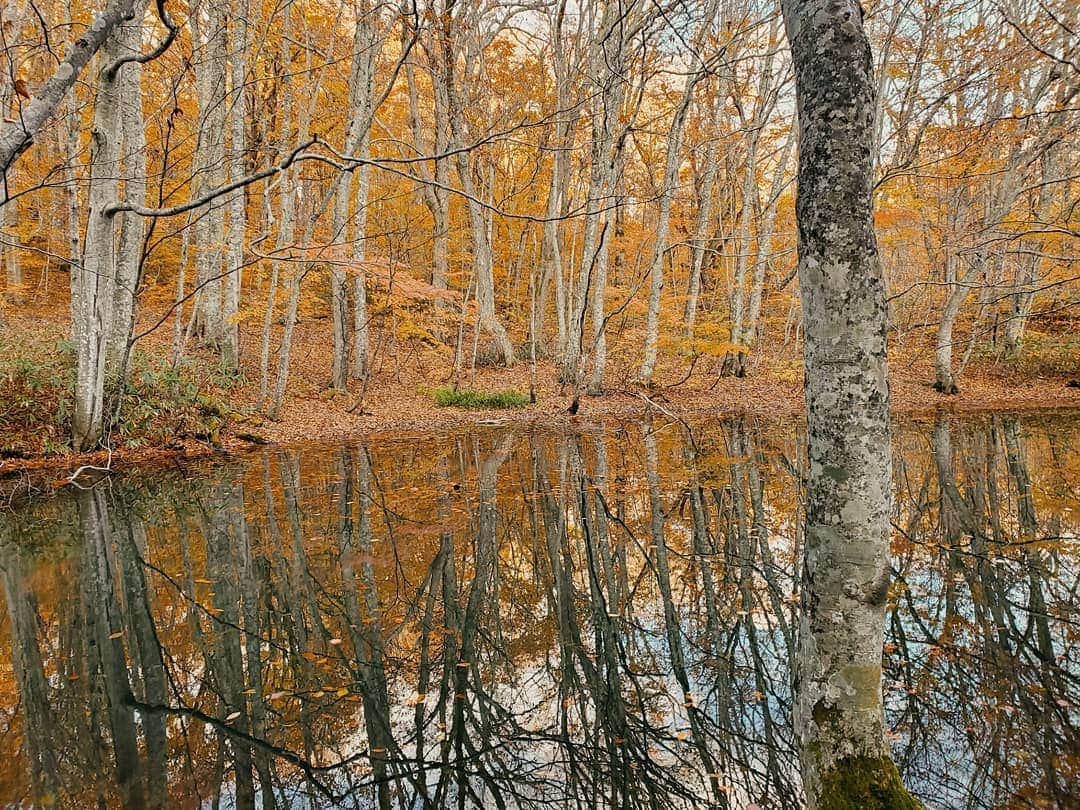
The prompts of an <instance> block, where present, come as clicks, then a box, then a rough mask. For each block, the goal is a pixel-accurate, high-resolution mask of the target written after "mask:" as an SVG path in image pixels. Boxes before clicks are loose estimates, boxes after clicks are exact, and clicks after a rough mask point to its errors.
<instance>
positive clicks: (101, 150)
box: [72, 29, 122, 451]
mask: <svg viewBox="0 0 1080 810" xmlns="http://www.w3.org/2000/svg"><path fill="white" fill-rule="evenodd" d="M120 36H121V35H120V33H119V32H118V31H116V30H115V29H114V31H113V34H112V35H110V36H109V38H108V41H107V42H106V43H105V47H104V48H103V49H102V60H103V62H104V63H105V67H106V69H105V70H103V71H102V74H101V77H100V81H99V83H98V91H97V97H96V99H95V101H94V122H93V125H92V128H91V131H90V182H89V191H88V193H87V207H88V209H89V211H88V213H87V220H86V256H85V258H84V261H83V268H82V270H81V272H80V273H79V277H78V294H77V296H76V298H77V300H78V305H79V309H78V312H77V313H75V323H74V325H73V327H72V334H74V335H77V336H78V344H77V345H76V347H75V352H76V378H75V410H74V413H73V415H72V446H73V448H74V449H75V450H76V451H80V450H88V449H90V448H92V447H95V446H96V445H97V443H98V442H99V440H100V439H101V434H102V428H103V424H104V413H105V356H106V347H107V344H108V340H109V334H110V332H111V329H112V324H113V306H114V303H115V286H116V273H115V270H116V244H115V241H114V239H113V217H111V216H109V215H107V214H106V213H105V208H106V207H107V206H108V205H110V204H112V203H113V202H115V201H116V199H117V197H118V196H119V182H118V177H119V174H120V172H119V164H120V127H121V123H120V122H121V119H120V79H119V75H118V73H117V72H116V71H111V70H109V69H108V66H109V65H110V64H111V63H112V62H113V61H114V60H115V59H116V58H117V57H118V56H120V54H121V53H122V44H121V40H120Z"/></svg>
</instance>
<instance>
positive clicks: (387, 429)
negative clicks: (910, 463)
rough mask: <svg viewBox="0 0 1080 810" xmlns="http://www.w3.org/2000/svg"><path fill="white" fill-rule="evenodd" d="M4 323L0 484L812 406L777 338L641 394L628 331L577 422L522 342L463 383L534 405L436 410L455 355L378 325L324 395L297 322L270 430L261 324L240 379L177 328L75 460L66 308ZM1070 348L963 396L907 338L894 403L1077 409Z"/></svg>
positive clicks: (793, 350)
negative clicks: (120, 408) (369, 354)
mask: <svg viewBox="0 0 1080 810" xmlns="http://www.w3.org/2000/svg"><path fill="white" fill-rule="evenodd" d="M4 320H5V322H6V323H5V325H4V334H5V335H6V336H7V337H6V338H5V340H6V341H7V344H8V345H2V346H0V355H3V356H2V357H0V361H2V363H3V367H2V368H0V375H4V376H5V377H6V379H0V449H3V450H4V451H5V452H4V456H5V457H4V458H0V476H4V475H7V474H10V473H14V472H16V471H21V470H30V469H49V470H56V471H57V472H60V471H70V470H74V469H76V468H78V467H79V466H82V465H85V464H93V465H96V466H109V465H111V464H113V463H116V462H118V461H123V462H124V463H129V462H139V461H145V460H148V459H153V458H161V457H163V456H177V455H182V456H193V455H202V454H208V453H214V452H220V451H225V452H233V451H238V450H240V449H242V448H244V447H245V446H249V445H251V444H259V443H294V442H303V441H335V440H341V439H347V438H349V437H355V436H358V435H370V434H377V433H405V432H418V431H440V430H450V429H455V428H461V427H465V426H469V425H488V424H505V425H520V426H539V427H554V428H557V427H560V426H579V427H580V426H588V425H591V424H596V423H603V422H626V421H634V420H641V419H648V418H650V417H660V418H672V417H678V418H684V419H686V420H687V421H689V422H690V423H692V424H701V423H703V422H704V421H705V420H707V419H708V418H709V417H710V416H719V415H732V414H747V415H751V416H760V417H785V416H788V417H790V416H797V415H799V414H801V413H802V411H803V407H804V404H803V394H802V367H801V357H800V348H799V347H798V346H796V345H794V344H793V343H789V344H786V345H785V343H784V341H783V335H777V336H775V339H773V340H768V339H767V340H765V341H763V345H765V346H766V347H767V348H766V350H765V351H764V352H763V353H762V354H758V355H755V356H752V357H751V358H750V361H749V369H748V375H747V376H746V377H743V378H734V377H721V376H720V375H719V368H720V362H721V358H720V357H718V356H717V357H714V356H699V357H698V359H697V361H696V362H693V363H692V362H691V358H690V357H689V356H686V355H683V356H679V355H677V354H676V353H675V352H673V351H669V352H668V353H667V356H666V358H665V359H662V361H661V363H660V364H659V366H658V369H657V373H656V375H655V385H653V386H652V387H650V388H644V387H642V386H640V385H636V384H635V383H634V382H633V378H634V374H635V373H636V370H637V367H638V363H639V362H640V361H639V352H640V349H639V348H638V347H640V346H641V341H640V340H639V339H638V337H637V336H636V335H635V334H633V333H632V332H624V333H623V335H622V339H621V340H619V341H612V344H611V346H610V347H609V359H608V367H607V374H606V376H605V379H606V387H605V391H604V393H603V394H602V395H601V396H586V395H581V396H580V402H579V407H578V409H577V413H576V414H571V412H570V411H571V404H572V402H573V401H574V399H575V394H576V392H575V391H574V389H573V387H572V386H568V385H564V384H562V383H561V382H560V381H559V373H558V368H557V366H556V365H555V364H554V363H553V362H551V361H550V360H540V361H539V362H537V364H536V367H535V371H533V369H532V367H531V364H530V363H529V362H528V359H527V356H528V353H527V347H520V346H519V347H518V353H519V356H521V355H524V356H525V359H522V360H519V361H518V362H517V363H516V364H515V365H514V366H513V367H511V368H505V367H496V366H480V367H478V368H476V369H475V370H470V369H468V368H466V369H465V370H464V371H463V372H462V374H461V379H460V381H459V384H460V386H461V387H467V388H471V389H476V390H478V391H483V392H497V391H508V390H513V391H517V392H521V393H524V394H525V395H528V394H529V391H530V386H531V385H534V391H535V402H533V403H531V404H527V405H526V406H525V407H522V408H515V409H505V410H502V409H500V410H482V409H481V410H471V409H470V410H466V409H461V408H455V407H438V406H437V405H436V402H435V397H434V396H433V392H434V390H435V389H436V388H439V387H442V386H446V385H447V384H448V383H451V382H452V380H451V376H452V369H453V351H452V348H450V347H448V346H446V345H442V344H434V343H432V342H431V341H430V340H420V339H415V338H409V339H403V338H397V337H395V336H394V335H393V334H392V333H390V332H389V331H385V330H378V331H376V332H375V333H374V334H373V335H372V348H373V363H372V373H371V375H370V377H369V379H368V380H367V382H366V383H365V384H361V383H359V382H353V383H352V384H351V385H350V390H348V391H331V390H328V387H327V383H328V380H329V377H330V351H329V335H328V333H329V325H328V323H327V321H326V320H325V319H321V318H314V317H313V318H308V319H305V320H301V321H300V322H299V323H298V325H297V328H296V331H295V336H294V345H293V351H292V362H291V374H290V378H289V386H288V394H287V396H286V397H285V400H284V403H283V407H282V410H281V414H280V418H279V419H278V420H276V421H274V420H270V419H267V418H266V417H265V416H264V415H262V413H261V412H260V411H259V409H258V408H257V407H256V405H257V402H256V400H257V396H258V388H259V369H258V357H259V338H260V336H259V334H258V330H257V327H256V326H254V325H246V326H245V328H244V329H242V330H241V334H242V344H243V345H242V355H243V357H244V368H243V370H242V373H241V374H239V375H236V374H232V375H226V374H223V373H221V372H220V371H219V370H218V369H217V367H216V361H215V360H214V356H213V355H212V354H211V353H210V352H209V351H207V350H205V349H201V348H198V347H190V348H189V355H190V357H189V359H188V360H187V361H186V362H185V364H184V368H183V369H182V370H181V373H180V374H179V375H170V374H169V372H168V357H169V353H170V345H171V328H169V326H168V325H166V326H163V327H162V328H160V329H158V330H157V331H155V332H153V333H151V334H150V335H149V336H148V337H147V338H145V339H144V340H142V341H140V344H139V349H140V352H139V359H138V360H137V362H136V364H135V367H136V369H137V371H136V373H135V374H133V375H132V376H133V377H134V378H135V379H136V381H137V383H138V384H137V385H136V386H135V390H134V391H133V392H132V393H130V394H128V395H127V399H126V400H125V404H124V408H125V410H124V419H125V420H126V423H125V426H124V429H123V430H118V432H117V435H115V436H114V439H113V441H112V451H111V453H110V452H109V451H102V452H98V453H92V454H79V455H75V454H72V453H70V452H67V448H66V447H65V445H64V440H65V437H64V433H63V427H64V418H65V416H64V413H63V411H64V410H65V409H66V408H69V407H70V405H69V404H65V401H66V400H65V386H69V385H70V383H71V379H72V378H71V377H70V371H64V370H62V369H60V368H59V366H60V365H62V363H63V351H62V346H63V340H64V336H65V330H66V310H65V309H64V308H63V307H59V306H56V307H52V308H50V309H49V310H46V311H44V312H43V311H42V308H41V307H36V308H35V309H34V313H33V314H29V313H28V312H19V311H14V312H13V311H10V310H9V311H8V312H6V313H5V314H4ZM146 320H147V322H148V323H149V322H150V321H149V318H147V319H146ZM13 336H14V337H13ZM1073 340H1074V339H1073V338H1068V337H1064V338H1062V337H1057V338H1054V337H1040V336H1039V335H1038V334H1037V333H1034V334H1033V336H1032V338H1031V339H1030V340H1029V350H1028V353H1027V354H1026V355H1022V356H1021V358H1020V359H1019V360H1015V361H1005V360H1002V359H1001V358H1000V357H995V356H993V355H990V354H989V353H987V354H986V355H980V354H978V353H975V354H974V355H973V357H972V359H971V361H970V363H969V364H968V365H967V367H966V368H965V370H964V374H963V376H962V377H961V379H960V389H961V390H960V393H959V394H956V395H952V396H947V395H944V394H940V393H938V392H937V391H935V390H934V389H933V387H932V385H931V383H932V380H933V353H932V350H931V347H930V346H929V345H928V344H927V342H926V341H925V340H923V341H921V342H919V341H914V340H911V339H909V340H908V343H907V345H899V346H893V347H892V349H891V358H890V377H891V393H892V399H891V402H892V409H893V411H894V412H895V413H898V414H906V415H914V414H926V413H932V412H935V411H938V410H947V411H976V410H1031V409H1041V408H1069V407H1077V408H1080V387H1078V382H1077V378H1078V377H1080V369H1078V368H1077V366H1080V359H1078V358H1077V357H1076V352H1075V351H1074V348H1075V347H1074V346H1072V345H1071V343H1072V342H1073ZM275 345H276V343H275ZM58 347H59V348H58ZM468 353H469V352H467V354H468ZM957 354H958V355H962V351H958V352H957ZM27 356H29V359H27ZM958 359H959V358H958ZM50 364H52V365H50ZM466 365H468V363H466ZM54 366H55V367H54ZM270 366H271V381H270V382H271V388H272V386H273V374H274V370H275V369H276V353H272V355H271V363H270ZM16 367H17V368H18V369H20V372H19V373H27V368H29V369H30V371H31V372H32V373H33V374H36V375H37V376H36V377H34V378H33V379H31V380H30V382H29V383H27V382H26V381H25V380H24V383H25V384H24V386H23V391H22V393H21V394H20V395H19V396H20V397H21V401H20V402H14V401H13V398H14V397H15V396H16V395H15V394H14V393H13V386H12V385H10V380H11V379H12V375H13V374H14V373H16V372H13V371H12V369H13V368H16ZM65 374H67V375H68V376H65ZM166 387H167V388H170V390H172V389H182V391H183V392H184V394H183V396H181V397H180V398H179V401H175V400H169V401H168V402H167V403H164V404H162V403H160V402H158V400H156V399H154V397H155V396H158V394H159V393H160V391H161V390H162V389H163V388H166ZM16 406H21V409H20V407H16ZM53 411H60V413H53ZM20 414H25V416H20ZM35 420H37V421H35Z"/></svg>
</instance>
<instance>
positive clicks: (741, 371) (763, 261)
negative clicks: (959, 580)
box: [735, 133, 795, 377]
mask: <svg viewBox="0 0 1080 810" xmlns="http://www.w3.org/2000/svg"><path fill="white" fill-rule="evenodd" d="M794 145H795V136H794V133H793V134H792V135H791V137H789V138H788V140H787V142H786V143H785V144H784V148H783V150H782V152H781V154H780V160H779V161H778V162H777V164H776V171H775V172H774V174H773V179H772V187H771V188H770V190H769V201H768V202H767V203H766V205H765V210H764V212H763V213H762V225H761V230H760V231H759V232H758V236H757V251H756V253H755V255H754V262H753V272H752V273H751V276H752V278H751V282H750V300H749V302H748V303H747V309H746V320H745V322H744V324H743V330H742V333H741V334H740V336H739V340H738V341H737V342H738V344H739V345H740V346H745V347H746V349H747V351H748V350H749V349H752V348H753V347H754V342H755V341H756V340H757V324H758V318H759V317H760V316H761V297H762V295H763V294H764V292H765V272H766V270H768V267H769V250H770V246H771V245H772V237H773V230H774V229H775V227H776V209H777V203H778V202H779V201H780V194H781V193H782V192H783V190H784V175H785V174H786V173H787V164H788V160H789V159H790V158H791V149H792V147H793V146H794ZM747 351H739V352H737V353H736V357H735V376H736V377H744V376H746V356H747Z"/></svg>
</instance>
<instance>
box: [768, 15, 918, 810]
mask: <svg viewBox="0 0 1080 810" xmlns="http://www.w3.org/2000/svg"><path fill="white" fill-rule="evenodd" d="M782 10H783V16H784V22H785V26H786V29H787V35H788V41H789V42H790V44H791V53H792V61H793V64H794V67H795V78H796V94H797V104H798V119H799V187H798V196H797V200H796V217H797V222H798V251H799V284H800V289H801V295H802V311H803V319H804V323H805V329H806V340H805V345H804V356H805V363H806V405H807V428H808V456H809V462H810V469H809V476H808V481H807V505H806V549H805V560H804V568H803V590H802V592H801V594H800V613H801V616H800V627H799V640H798V652H797V656H796V662H795V690H796V697H795V703H794V724H795V729H796V734H797V738H798V743H799V753H800V760H801V765H802V775H803V784H804V786H805V790H806V795H807V803H808V807H809V808H811V810H814V808H829V807H847V806H852V807H888V808H915V807H917V806H918V804H917V803H916V802H915V800H914V799H912V798H911V797H910V796H909V795H908V794H907V792H906V791H905V790H904V788H903V785H902V784H901V783H900V779H899V776H898V774H897V771H896V767H895V765H893V763H892V760H891V758H890V756H889V748H888V745H887V743H886V741H885V735H884V722H883V716H882V696H881V655H882V642H883V626H884V619H885V606H886V599H887V595H888V586H889V529H890V524H889V516H890V511H891V483H892V482H891V475H892V468H891V458H890V444H889V439H890V436H889V412H888V404H889V384H888V377H887V361H886V344H885V334H886V326H887V307H886V299H885V281H884V277H883V273H882V268H881V262H880V260H879V258H878V253H877V243H876V239H875V235H874V219H873V198H872V194H871V191H872V180H873V178H872V174H873V166H874V158H873V154H872V152H873V143H874V110H875V101H874V78H873V62H872V60H871V54H870V46H869V42H868V41H867V37H866V32H865V30H864V28H863V20H862V9H861V8H860V7H859V5H858V4H857V3H856V2H854V0H783V3H782Z"/></svg>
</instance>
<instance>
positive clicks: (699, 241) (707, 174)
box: [683, 101, 720, 337]
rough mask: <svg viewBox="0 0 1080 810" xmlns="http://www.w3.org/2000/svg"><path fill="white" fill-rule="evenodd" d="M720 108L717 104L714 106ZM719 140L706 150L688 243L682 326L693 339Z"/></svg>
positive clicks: (711, 211)
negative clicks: (688, 262)
mask: <svg viewBox="0 0 1080 810" xmlns="http://www.w3.org/2000/svg"><path fill="white" fill-rule="evenodd" d="M716 106H717V107H719V106H720V102H719V101H717V102H716ZM718 144H719V139H718V138H717V137H715V136H714V137H711V138H710V139H709V142H708V144H707V145H706V147H705V171H704V174H703V175H702V178H701V189H700V191H699V192H698V198H697V219H696V221H695V223H694V236H693V238H692V239H691V240H690V278H689V279H688V281H687V284H686V308H685V309H684V310H683V323H684V324H685V328H686V336H687V337H693V336H694V324H695V323H696V322H697V310H698V298H699V297H700V296H701V273H702V270H703V269H704V266H705V254H706V252H707V249H708V234H709V228H710V226H711V224H712V214H713V206H714V199H715V197H714V191H715V189H716V175H717V168H718V163H719V161H718V160H717V154H716V153H717V149H718Z"/></svg>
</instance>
